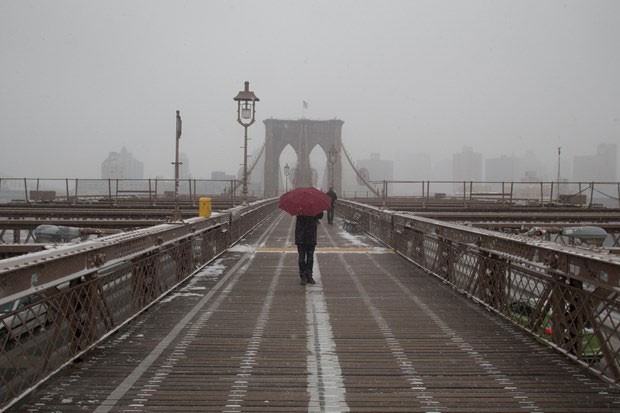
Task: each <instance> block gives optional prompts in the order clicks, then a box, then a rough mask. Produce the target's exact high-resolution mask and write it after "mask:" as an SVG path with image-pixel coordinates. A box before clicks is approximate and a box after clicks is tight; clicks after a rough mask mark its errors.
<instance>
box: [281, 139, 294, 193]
mask: <svg viewBox="0 0 620 413" xmlns="http://www.w3.org/2000/svg"><path fill="white" fill-rule="evenodd" d="M278 165H279V173H278V176H279V179H278V181H279V193H284V192H286V191H287V190H291V189H292V188H294V187H295V169H296V167H297V152H295V149H293V147H292V146H291V145H286V146H285V147H284V149H283V150H282V152H280V158H279V159H278ZM287 165H288V168H286V169H285V167H286V166H287ZM286 173H288V176H287V175H286Z"/></svg>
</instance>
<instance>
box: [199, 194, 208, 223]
mask: <svg viewBox="0 0 620 413" xmlns="http://www.w3.org/2000/svg"><path fill="white" fill-rule="evenodd" d="M198 216H201V217H203V218H209V217H210V216H211V198H207V197H201V198H200V200H199V207H198Z"/></svg>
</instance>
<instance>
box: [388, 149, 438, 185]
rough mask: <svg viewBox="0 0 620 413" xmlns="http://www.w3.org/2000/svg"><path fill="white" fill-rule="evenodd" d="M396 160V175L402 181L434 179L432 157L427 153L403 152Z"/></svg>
mask: <svg viewBox="0 0 620 413" xmlns="http://www.w3.org/2000/svg"><path fill="white" fill-rule="evenodd" d="M401 156H403V157H402V158H400V159H398V160H396V161H395V162H394V169H395V170H394V177H395V179H396V180H400V181H428V180H430V179H433V168H432V165H431V157H430V155H429V154H427V153H401Z"/></svg>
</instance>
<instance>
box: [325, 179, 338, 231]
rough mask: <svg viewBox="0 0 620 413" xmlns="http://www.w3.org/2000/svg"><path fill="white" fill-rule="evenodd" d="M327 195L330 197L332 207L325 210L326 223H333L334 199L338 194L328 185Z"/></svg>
mask: <svg viewBox="0 0 620 413" xmlns="http://www.w3.org/2000/svg"><path fill="white" fill-rule="evenodd" d="M327 195H329V197H330V198H331V199H332V207H331V208H330V209H328V210H327V223H328V224H330V225H333V223H334V208H335V207H336V200H337V199H338V195H336V193H335V192H334V188H332V187H331V186H330V187H329V191H327Z"/></svg>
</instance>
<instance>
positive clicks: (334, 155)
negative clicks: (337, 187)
mask: <svg viewBox="0 0 620 413" xmlns="http://www.w3.org/2000/svg"><path fill="white" fill-rule="evenodd" d="M327 160H328V161H329V163H330V164H331V166H332V168H331V169H332V179H331V181H332V184H331V187H332V188H333V187H334V167H335V166H336V162H338V150H337V149H336V147H335V146H334V145H332V147H331V149H330V150H329V151H327Z"/></svg>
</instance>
